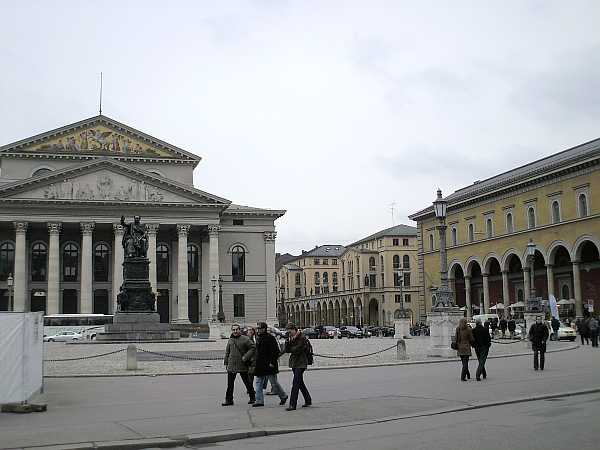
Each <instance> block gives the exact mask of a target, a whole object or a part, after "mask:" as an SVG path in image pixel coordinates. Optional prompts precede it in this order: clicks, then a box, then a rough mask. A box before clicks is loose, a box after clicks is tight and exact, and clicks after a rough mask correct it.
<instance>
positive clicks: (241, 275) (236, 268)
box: [231, 245, 246, 281]
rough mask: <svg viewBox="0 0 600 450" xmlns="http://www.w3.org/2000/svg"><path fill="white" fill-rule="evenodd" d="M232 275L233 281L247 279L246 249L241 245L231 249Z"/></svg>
mask: <svg viewBox="0 0 600 450" xmlns="http://www.w3.org/2000/svg"><path fill="white" fill-rule="evenodd" d="M231 275H232V277H233V281H246V251H245V250H244V247H242V246H241V245H236V246H235V247H233V248H232V249H231Z"/></svg>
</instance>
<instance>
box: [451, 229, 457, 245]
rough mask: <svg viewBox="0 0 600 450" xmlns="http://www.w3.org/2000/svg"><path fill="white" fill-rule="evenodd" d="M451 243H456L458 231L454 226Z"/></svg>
mask: <svg viewBox="0 0 600 450" xmlns="http://www.w3.org/2000/svg"><path fill="white" fill-rule="evenodd" d="M452 245H458V232H457V231H456V227H452Z"/></svg>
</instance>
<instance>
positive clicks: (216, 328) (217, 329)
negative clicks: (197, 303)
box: [208, 320, 231, 341]
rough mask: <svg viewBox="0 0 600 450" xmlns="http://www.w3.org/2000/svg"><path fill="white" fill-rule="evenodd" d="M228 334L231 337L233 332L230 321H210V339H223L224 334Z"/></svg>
mask: <svg viewBox="0 0 600 450" xmlns="http://www.w3.org/2000/svg"><path fill="white" fill-rule="evenodd" d="M223 334H224V335H226V336H227V337H229V335H230V334H231V324H230V323H225V322H223V323H222V322H218V321H215V322H213V321H211V320H209V321H208V339H209V340H211V341H212V340H215V341H219V340H221V339H222V338H221V336H222V335H223Z"/></svg>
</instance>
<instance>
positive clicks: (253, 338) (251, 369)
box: [245, 326, 256, 386]
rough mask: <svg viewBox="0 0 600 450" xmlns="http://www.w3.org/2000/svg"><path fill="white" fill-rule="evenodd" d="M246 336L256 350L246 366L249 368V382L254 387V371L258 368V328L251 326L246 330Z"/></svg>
mask: <svg viewBox="0 0 600 450" xmlns="http://www.w3.org/2000/svg"><path fill="white" fill-rule="evenodd" d="M245 334H246V336H248V339H250V340H251V341H252V343H253V344H254V350H253V351H252V353H251V354H250V357H249V358H248V361H247V363H246V365H247V366H248V380H249V381H250V384H251V385H252V386H254V369H255V368H256V328H254V327H252V326H250V327H247V328H246V333H245Z"/></svg>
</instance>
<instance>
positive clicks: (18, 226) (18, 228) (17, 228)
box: [13, 222, 29, 233]
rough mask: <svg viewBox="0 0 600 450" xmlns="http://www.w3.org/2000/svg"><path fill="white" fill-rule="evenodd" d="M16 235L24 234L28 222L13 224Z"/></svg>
mask: <svg viewBox="0 0 600 450" xmlns="http://www.w3.org/2000/svg"><path fill="white" fill-rule="evenodd" d="M13 224H14V226H15V231H16V232H17V233H26V232H27V226H28V225H29V222H13Z"/></svg>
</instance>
